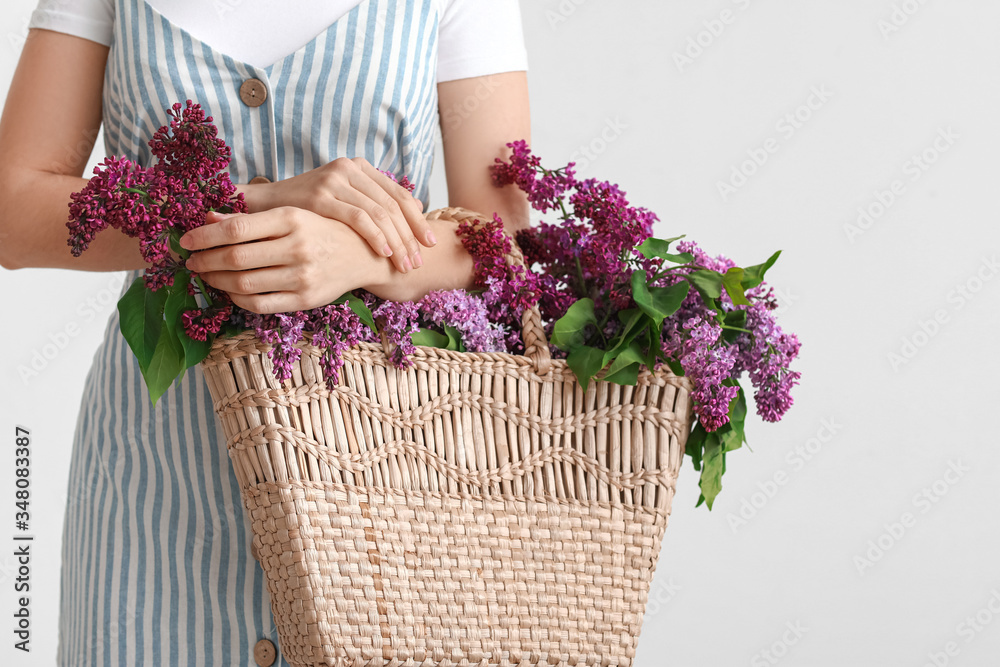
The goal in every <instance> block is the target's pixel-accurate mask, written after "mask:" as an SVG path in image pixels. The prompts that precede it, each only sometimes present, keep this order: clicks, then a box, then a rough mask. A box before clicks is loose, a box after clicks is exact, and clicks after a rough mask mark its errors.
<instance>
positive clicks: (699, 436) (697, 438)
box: [684, 421, 708, 470]
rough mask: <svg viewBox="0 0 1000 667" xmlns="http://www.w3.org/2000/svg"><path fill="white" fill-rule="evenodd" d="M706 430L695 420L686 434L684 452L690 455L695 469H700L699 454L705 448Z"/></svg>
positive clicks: (700, 454)
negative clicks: (692, 426) (689, 431)
mask: <svg viewBox="0 0 1000 667" xmlns="http://www.w3.org/2000/svg"><path fill="white" fill-rule="evenodd" d="M707 435H708V432H707V431H705V427H704V426H702V425H701V422H699V421H696V422H695V423H694V428H693V429H691V433H689V434H688V439H687V443H685V445H684V453H685V454H687V455H688V456H690V457H691V463H692V464H693V465H694V469H695V470H701V456H702V453H703V451H704V449H705V437H706V436H707Z"/></svg>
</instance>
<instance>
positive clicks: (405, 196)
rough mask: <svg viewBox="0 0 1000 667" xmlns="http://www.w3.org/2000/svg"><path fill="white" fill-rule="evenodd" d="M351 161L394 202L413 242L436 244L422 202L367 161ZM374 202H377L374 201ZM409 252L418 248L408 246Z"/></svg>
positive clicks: (429, 245) (361, 159) (427, 245)
mask: <svg viewBox="0 0 1000 667" xmlns="http://www.w3.org/2000/svg"><path fill="white" fill-rule="evenodd" d="M353 161H354V163H355V164H357V165H358V166H359V167H361V171H363V172H364V173H365V174H367V175H368V177H369V178H371V179H372V180H373V181H375V183H376V184H378V185H379V186H380V187H381V188H382V189H383V190H384V191H385V192H386V194H388V195H389V196H390V197H392V199H393V200H394V201H395V202H396V204H397V205H398V206H399V208H400V211H401V212H402V216H403V219H404V222H405V223H406V227H407V229H408V230H409V232H410V234H411V235H412V237H413V238H414V240H415V241H418V242H419V243H421V244H423V245H424V246H425V247H427V248H429V247H431V246H432V245H434V244H435V243H437V239H435V238H434V233H433V232H432V231H431V226H430V224H429V223H428V222H427V218H425V217H424V214H423V208H424V207H423V202H421V201H420V200H419V199H416V198H415V197H414V196H413V195H412V194H411V193H410V191H409V190H407V189H406V188H404V187H403V186H402V185H400V184H399V183H397V182H396V181H394V180H392V179H391V178H389V177H388V176H386V175H385V174H383V173H382V172H381V171H379V170H378V169H376V168H375V166H374V165H372V164H371V163H370V162H369V161H368V160H365V159H364V158H354V159H353ZM376 201H378V200H377V199H376ZM383 206H384V205H383ZM410 250H411V252H415V251H418V250H419V248H416V247H414V246H410Z"/></svg>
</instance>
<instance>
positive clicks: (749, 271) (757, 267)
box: [742, 250, 781, 290]
mask: <svg viewBox="0 0 1000 667" xmlns="http://www.w3.org/2000/svg"><path fill="white" fill-rule="evenodd" d="M780 254H781V251H780V250H776V251H775V252H774V254H773V255H771V256H770V257H768V258H767V261H766V262H764V263H763V264H754V265H753V266H748V267H746V268H745V269H743V280H742V284H743V289H745V290H748V289H750V288H751V287H756V286H757V285H760V284H761V283H762V282H764V274H765V273H766V272H767V270H768V269H769V268H771V266H772V265H773V264H774V263H775V262H776V261H777V260H778V255H780Z"/></svg>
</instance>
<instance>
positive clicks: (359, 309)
mask: <svg viewBox="0 0 1000 667" xmlns="http://www.w3.org/2000/svg"><path fill="white" fill-rule="evenodd" d="M345 302H346V303H347V305H348V306H349V307H350V309H351V310H353V311H354V314H355V315H357V316H358V319H360V320H361V321H362V322H363V323H364V324H366V325H368V328H369V329H371V330H372V331H374V332H376V333H378V328H377V327H376V326H375V317H374V316H373V315H372V311H371V310H370V309H369V308H368V306H367V305H365V302H364V301H363V300H362V299H360V298H359V297H357V296H355V295H354V294H353V293H351V292H348V293H347V294H344V295H343V296H341V297H340V298H339V299H337V300H336V301H334V302H333V304H334V305H339V304H342V303H345ZM415 344H416V343H415ZM432 347H436V346H432Z"/></svg>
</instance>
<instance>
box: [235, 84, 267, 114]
mask: <svg viewBox="0 0 1000 667" xmlns="http://www.w3.org/2000/svg"><path fill="white" fill-rule="evenodd" d="M240 99H241V100H243V103H244V104H246V105H247V106H248V107H259V106H260V105H261V104H263V103H264V100H266V99H267V86H265V85H264V83H263V82H262V81H261V80H260V79H247V80H246V81H244V82H243V85H242V86H240Z"/></svg>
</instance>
